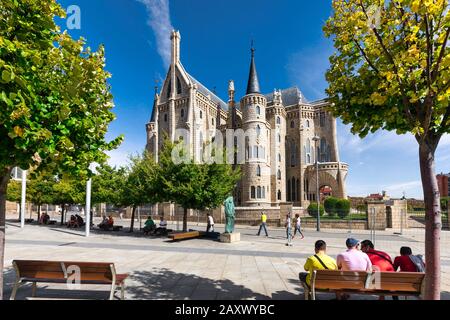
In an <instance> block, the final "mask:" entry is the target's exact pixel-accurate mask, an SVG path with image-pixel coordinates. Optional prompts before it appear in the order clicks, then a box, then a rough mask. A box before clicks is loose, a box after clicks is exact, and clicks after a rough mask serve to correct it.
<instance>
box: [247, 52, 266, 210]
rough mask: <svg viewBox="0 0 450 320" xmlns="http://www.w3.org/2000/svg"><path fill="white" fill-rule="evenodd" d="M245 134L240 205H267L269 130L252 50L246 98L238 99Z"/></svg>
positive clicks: (264, 99)
mask: <svg viewBox="0 0 450 320" xmlns="http://www.w3.org/2000/svg"><path fill="white" fill-rule="evenodd" d="M240 105H241V111H242V129H243V130H244V132H245V163H244V164H243V165H242V175H243V177H242V185H241V188H242V191H241V194H242V202H243V205H245V206H249V207H255V206H270V202H271V199H270V198H271V196H270V195H271V192H270V190H271V187H270V183H271V181H270V180H271V170H270V150H268V148H267V146H269V139H270V127H269V124H268V123H267V121H266V107H267V99H266V97H265V96H264V95H263V94H261V92H260V88H259V81H258V74H257V72H256V65H255V49H253V48H252V57H251V63H250V73H249V78H248V84H247V92H246V95H245V96H244V97H243V98H242V99H241V104H240Z"/></svg>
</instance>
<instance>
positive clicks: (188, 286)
mask: <svg viewBox="0 0 450 320" xmlns="http://www.w3.org/2000/svg"><path fill="white" fill-rule="evenodd" d="M118 223H119V224H120V223H123V224H124V225H125V226H128V224H129V221H119V222H118ZM137 226H138V229H139V224H138V225H137ZM189 227H190V228H193V229H197V230H203V229H204V228H205V225H204V224H200V225H197V224H190V225H189ZM169 228H173V229H176V225H175V224H174V225H170V224H169ZM257 230H258V228H256V227H239V226H238V227H237V230H236V231H237V232H241V241H240V242H239V243H233V244H224V243H220V242H217V241H213V240H208V239H194V240H188V241H183V242H175V243H172V242H170V241H168V239H167V238H152V237H144V236H143V235H142V233H141V232H139V230H137V231H136V232H135V233H133V234H130V233H128V232H126V231H121V232H102V231H98V230H96V231H91V237H89V238H85V237H84V236H83V232H82V231H74V230H69V229H67V228H63V227H59V226H37V225H26V227H25V229H24V230H21V229H20V228H19V227H18V224H17V223H16V222H15V221H12V220H10V221H9V222H8V223H7V235H6V237H7V239H6V257H5V260H6V261H5V262H6V265H5V267H6V272H5V275H6V279H5V297H6V298H8V297H9V295H10V293H11V289H12V283H13V281H14V271H13V269H12V268H11V263H12V260H14V259H34V260H37V259H44V260H60V259H61V260H71V261H96V262H114V263H115V265H116V269H117V272H118V273H130V279H129V280H128V281H127V290H126V298H127V299H179V300H182V299H195V300H200V299H205V300H210V299H252V300H253V299H257V300H265V299H291V300H292V299H302V298H303V290H302V288H301V286H300V285H299V281H298V273H299V272H301V271H303V264H304V263H305V260H306V258H307V257H308V256H309V255H311V253H312V252H313V248H314V242H315V241H316V240H318V239H323V240H325V241H326V242H327V243H328V253H329V254H330V255H331V256H336V255H337V254H338V253H339V252H340V251H343V250H344V242H345V239H346V238H347V237H348V236H349V233H348V232H347V231H345V230H344V231H343V230H323V231H322V232H320V233H318V232H316V231H313V230H306V231H305V239H303V240H300V238H299V237H297V238H295V239H294V246H292V247H287V246H285V243H286V239H285V232H284V229H283V228H270V229H269V237H265V236H260V237H257V236H256V233H257ZM216 231H219V232H221V231H223V226H216ZM422 233H423V232H422V231H417V230H415V231H414V230H413V231H409V230H408V232H406V231H405V232H404V233H403V235H396V234H393V233H392V232H389V231H386V232H379V233H377V238H376V239H377V241H376V246H377V247H378V248H379V249H380V250H384V251H387V252H388V253H389V254H391V255H392V256H395V255H397V252H398V251H399V248H400V247H401V246H403V245H408V246H411V247H412V248H413V251H414V252H415V253H423V234H422ZM351 235H352V236H354V237H356V238H357V239H359V240H364V239H368V238H370V237H369V233H368V232H365V231H354V232H353V233H351ZM442 241H443V244H442V291H443V293H442V298H444V299H450V252H449V250H448V247H449V245H450V237H449V233H448V232H444V233H443V237H442ZM107 291H108V287H105V286H103V287H102V286H87V285H85V286H82V290H77V291H71V290H68V289H67V287H65V285H48V284H40V285H39V286H38V291H37V295H38V297H46V298H51V297H53V298H69V299H70V298H74V299H106V298H107V297H108V292H107ZM30 295H31V286H24V287H21V289H19V292H18V295H17V298H18V299H25V298H26V297H29V296H30ZM331 298H333V295H330V294H319V295H318V299H331ZM352 298H353V299H377V297H373V296H369V297H367V296H354V297H352Z"/></svg>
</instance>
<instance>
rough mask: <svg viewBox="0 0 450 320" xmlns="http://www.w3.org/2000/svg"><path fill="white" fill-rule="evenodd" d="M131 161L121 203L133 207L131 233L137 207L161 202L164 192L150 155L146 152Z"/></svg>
mask: <svg viewBox="0 0 450 320" xmlns="http://www.w3.org/2000/svg"><path fill="white" fill-rule="evenodd" d="M130 160H131V165H130V168H129V170H128V174H127V175H126V178H125V182H124V184H123V187H122V188H121V199H120V202H119V203H121V204H122V205H123V206H128V207H132V213H131V224H130V232H133V230H134V219H135V216H136V209H137V207H139V206H142V205H144V204H148V203H156V202H159V200H160V198H159V197H160V194H161V192H162V190H158V189H157V187H158V186H157V183H156V181H157V179H158V178H159V174H160V171H159V167H158V166H157V165H156V164H155V162H154V160H153V158H152V157H151V156H150V154H148V153H147V152H144V153H143V154H142V155H138V156H132V157H131V158H130Z"/></svg>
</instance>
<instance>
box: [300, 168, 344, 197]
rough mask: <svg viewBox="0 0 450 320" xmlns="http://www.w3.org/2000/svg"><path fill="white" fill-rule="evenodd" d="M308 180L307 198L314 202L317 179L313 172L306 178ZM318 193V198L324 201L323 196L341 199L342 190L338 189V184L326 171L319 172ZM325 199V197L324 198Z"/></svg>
mask: <svg viewBox="0 0 450 320" xmlns="http://www.w3.org/2000/svg"><path fill="white" fill-rule="evenodd" d="M307 180H308V184H309V186H308V190H309V197H308V199H309V200H310V201H311V200H312V201H315V199H316V190H317V182H316V181H317V179H316V174H315V172H314V171H310V172H309V175H308V176H307ZM319 192H320V198H321V199H324V195H325V194H330V195H332V196H333V197H337V198H341V197H342V189H341V188H339V185H338V182H337V181H336V178H335V177H334V176H333V175H331V174H330V173H328V172H327V171H319ZM325 197H326V196H325Z"/></svg>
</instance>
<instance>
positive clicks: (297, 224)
mask: <svg viewBox="0 0 450 320" xmlns="http://www.w3.org/2000/svg"><path fill="white" fill-rule="evenodd" d="M297 231H298V233H300V235H301V236H302V238H301V239H303V238H305V236H304V235H303V233H302V224H301V220H300V215H299V214H296V215H295V230H294V235H293V236H292V240H294V238H295V235H296V234H297Z"/></svg>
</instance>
